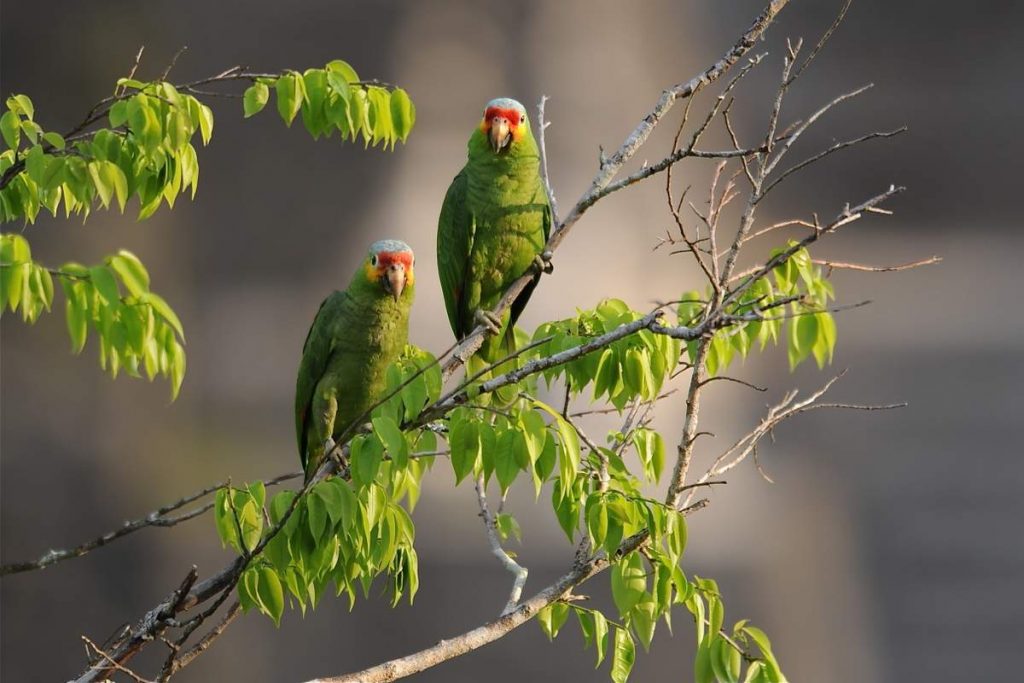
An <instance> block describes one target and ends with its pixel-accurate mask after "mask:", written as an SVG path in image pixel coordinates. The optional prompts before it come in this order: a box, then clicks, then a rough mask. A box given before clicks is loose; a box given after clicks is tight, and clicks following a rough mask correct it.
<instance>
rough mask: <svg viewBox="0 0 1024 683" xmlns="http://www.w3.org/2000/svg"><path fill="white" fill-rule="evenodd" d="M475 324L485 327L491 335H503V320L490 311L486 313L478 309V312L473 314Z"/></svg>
mask: <svg viewBox="0 0 1024 683" xmlns="http://www.w3.org/2000/svg"><path fill="white" fill-rule="evenodd" d="M473 322H475V323H476V324H477V325H483V326H484V327H486V328H487V331H488V332H489V333H491V334H493V335H495V336H497V335H499V334H501V318H500V317H498V316H496V315H494V314H493V313H491V312H490V311H485V310H484V309H482V308H478V309H476V312H474V313H473Z"/></svg>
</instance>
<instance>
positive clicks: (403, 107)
mask: <svg viewBox="0 0 1024 683" xmlns="http://www.w3.org/2000/svg"><path fill="white" fill-rule="evenodd" d="M415 123H416V107H415V106H414V105H413V103H412V100H410V99H409V94H408V93H406V92H405V91H404V90H402V89H401V88H395V89H394V90H393V91H392V92H391V124H392V126H393V127H394V131H395V135H396V136H397V137H398V139H399V140H401V141H402V142H405V141H406V139H407V138H408V137H409V133H410V132H411V131H412V127H413V125H414V124H415Z"/></svg>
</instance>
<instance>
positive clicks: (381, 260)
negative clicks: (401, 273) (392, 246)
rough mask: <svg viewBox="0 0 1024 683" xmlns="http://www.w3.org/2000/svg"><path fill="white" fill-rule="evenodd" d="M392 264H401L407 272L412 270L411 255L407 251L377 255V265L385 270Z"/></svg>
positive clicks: (384, 252)
mask: <svg viewBox="0 0 1024 683" xmlns="http://www.w3.org/2000/svg"><path fill="white" fill-rule="evenodd" d="M392 263H401V264H402V265H403V266H405V269H406V270H408V269H410V268H412V254H411V253H410V252H408V251H382V252H379V253H378V254H377V264H378V266H379V267H381V268H386V267H387V266H390V265H391V264H392Z"/></svg>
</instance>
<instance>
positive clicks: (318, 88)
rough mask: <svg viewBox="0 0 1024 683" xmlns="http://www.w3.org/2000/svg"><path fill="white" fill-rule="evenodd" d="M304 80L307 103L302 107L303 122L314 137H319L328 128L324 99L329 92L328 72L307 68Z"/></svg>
mask: <svg viewBox="0 0 1024 683" xmlns="http://www.w3.org/2000/svg"><path fill="white" fill-rule="evenodd" d="M302 81H303V87H304V89H305V92H306V103H305V105H303V107H302V123H303V125H304V126H305V127H306V130H307V131H309V134H310V135H312V136H313V139H319V137H320V135H321V134H322V133H323V132H324V129H325V128H326V119H325V118H324V99H325V97H326V94H327V74H326V73H325V72H324V70H323V69H307V70H306V72H305V73H304V74H303V76H302Z"/></svg>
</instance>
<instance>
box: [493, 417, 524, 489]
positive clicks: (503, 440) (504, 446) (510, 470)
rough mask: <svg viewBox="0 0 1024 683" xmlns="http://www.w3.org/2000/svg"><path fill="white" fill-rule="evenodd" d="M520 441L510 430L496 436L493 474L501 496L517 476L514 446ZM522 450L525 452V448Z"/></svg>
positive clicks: (516, 433) (516, 434)
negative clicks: (495, 476) (496, 478)
mask: <svg viewBox="0 0 1024 683" xmlns="http://www.w3.org/2000/svg"><path fill="white" fill-rule="evenodd" d="M520 441H521V437H520V435H519V433H518V432H516V431H514V430H512V429H506V430H505V431H503V432H501V434H499V435H498V438H497V443H496V445H495V449H494V473H495V474H496V475H497V477H498V484H499V485H500V486H501V492H502V494H504V493H505V492H506V491H508V489H509V487H510V486H511V485H512V482H514V481H515V479H516V476H517V475H518V474H519V470H520V463H519V462H518V460H517V459H516V453H515V451H516V444H517V443H518V442H520ZM523 450H524V452H525V448H524V449H523ZM527 464H528V463H527Z"/></svg>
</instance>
